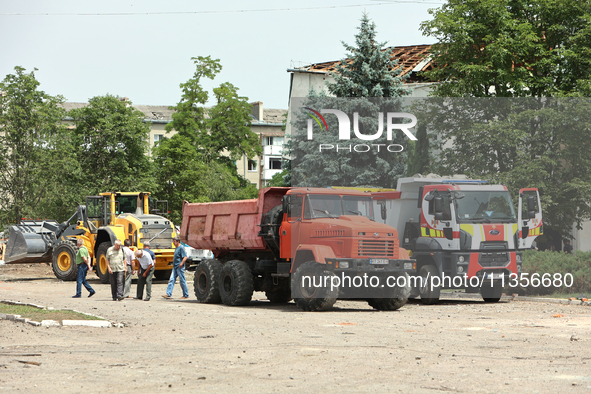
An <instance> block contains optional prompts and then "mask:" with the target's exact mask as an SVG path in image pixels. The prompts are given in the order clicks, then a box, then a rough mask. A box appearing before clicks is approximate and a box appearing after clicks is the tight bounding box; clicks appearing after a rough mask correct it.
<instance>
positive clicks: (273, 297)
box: [263, 275, 291, 304]
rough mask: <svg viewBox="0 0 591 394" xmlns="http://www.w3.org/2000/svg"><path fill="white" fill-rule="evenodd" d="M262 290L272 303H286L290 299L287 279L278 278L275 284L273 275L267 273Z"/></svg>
mask: <svg viewBox="0 0 591 394" xmlns="http://www.w3.org/2000/svg"><path fill="white" fill-rule="evenodd" d="M263 290H264V291H265V295H266V296H267V299H268V300H269V302H271V303H272V304H286V303H288V302H289V301H291V287H289V280H287V279H279V282H278V283H277V284H273V277H272V276H271V275H267V276H266V277H265V281H264V283H263Z"/></svg>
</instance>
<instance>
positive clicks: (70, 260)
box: [51, 241, 78, 280]
mask: <svg viewBox="0 0 591 394" xmlns="http://www.w3.org/2000/svg"><path fill="white" fill-rule="evenodd" d="M77 252H78V247H77V246H74V244H73V243H72V242H70V241H61V242H59V243H58V244H57V245H56V246H55V247H54V248H53V254H52V259H51V268H52V269H53V273H54V274H55V277H56V278H58V279H61V280H76V276H77V275H78V266H77V265H76V253H77Z"/></svg>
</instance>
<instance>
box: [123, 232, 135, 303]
mask: <svg viewBox="0 0 591 394" xmlns="http://www.w3.org/2000/svg"><path fill="white" fill-rule="evenodd" d="M130 246H131V242H130V241H129V240H128V239H126V240H125V241H123V251H124V252H125V263H126V264H127V272H126V273H125V289H124V290H123V298H129V293H130V292H131V276H132V275H135V270H134V266H133V259H134V257H133V250H131V248H130Z"/></svg>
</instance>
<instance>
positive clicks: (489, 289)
mask: <svg viewBox="0 0 591 394" xmlns="http://www.w3.org/2000/svg"><path fill="white" fill-rule="evenodd" d="M480 295H482V298H483V299H484V302H499V300H500V299H501V296H502V295H503V286H501V282H500V281H495V282H493V285H492V286H491V285H490V282H488V283H486V282H485V283H483V284H482V287H481V288H480Z"/></svg>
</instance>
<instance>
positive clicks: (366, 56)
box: [326, 13, 409, 97]
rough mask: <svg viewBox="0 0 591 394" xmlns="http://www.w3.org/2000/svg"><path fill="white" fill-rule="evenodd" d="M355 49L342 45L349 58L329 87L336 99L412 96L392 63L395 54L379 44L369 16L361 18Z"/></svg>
mask: <svg viewBox="0 0 591 394" xmlns="http://www.w3.org/2000/svg"><path fill="white" fill-rule="evenodd" d="M358 29H359V34H357V35H355V43H356V45H357V46H356V47H354V46H351V45H348V44H346V43H345V42H342V43H343V46H344V47H345V49H346V50H347V52H348V53H347V54H346V56H347V58H345V59H342V60H341V62H340V63H339V64H337V66H336V72H335V74H334V79H335V82H334V83H330V82H328V83H327V84H326V85H327V87H328V90H329V92H330V93H332V94H334V95H335V96H337V97H400V96H404V95H406V94H408V93H409V91H408V89H406V88H404V87H403V86H402V81H403V78H402V77H401V76H400V73H401V71H402V69H401V68H396V66H397V64H398V61H397V60H392V58H391V56H392V50H391V49H389V48H387V49H382V48H383V47H384V46H385V45H386V42H382V43H379V42H376V24H375V23H374V22H372V21H371V20H370V19H369V17H368V15H367V14H366V13H364V14H363V17H362V18H361V26H359V28H358Z"/></svg>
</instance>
